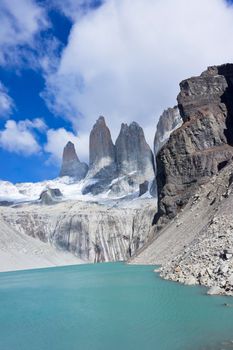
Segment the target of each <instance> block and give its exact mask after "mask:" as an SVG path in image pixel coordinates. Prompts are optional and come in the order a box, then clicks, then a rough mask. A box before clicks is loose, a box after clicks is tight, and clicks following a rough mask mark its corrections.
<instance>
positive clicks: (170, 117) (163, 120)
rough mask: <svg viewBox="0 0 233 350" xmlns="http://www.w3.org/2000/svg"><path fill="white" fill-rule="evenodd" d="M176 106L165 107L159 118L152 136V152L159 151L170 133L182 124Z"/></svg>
mask: <svg viewBox="0 0 233 350" xmlns="http://www.w3.org/2000/svg"><path fill="white" fill-rule="evenodd" d="M182 122H183V121H182V118H181V116H180V111H179V108H178V106H175V107H173V108H168V109H166V110H165V111H164V112H163V113H162V115H161V116H160V118H159V121H158V124H157V129H156V133H155V138H154V154H155V156H156V154H157V153H158V152H159V151H160V149H161V148H162V147H163V145H164V144H165V143H166V142H167V140H168V139H169V136H170V134H171V133H172V132H173V131H174V130H175V129H177V128H178V127H179V126H181V124H182Z"/></svg>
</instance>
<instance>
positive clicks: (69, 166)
mask: <svg viewBox="0 0 233 350" xmlns="http://www.w3.org/2000/svg"><path fill="white" fill-rule="evenodd" d="M87 171H88V166H87V164H86V163H82V162H80V160H79V159H78V156H77V154H76V151H75V147H74V144H73V143H72V142H70V141H69V142H68V143H67V145H66V146H65V148H64V151H63V157H62V167H61V172H60V176H70V177H74V178H75V179H76V180H81V179H83V178H84V177H85V176H86V174H87Z"/></svg>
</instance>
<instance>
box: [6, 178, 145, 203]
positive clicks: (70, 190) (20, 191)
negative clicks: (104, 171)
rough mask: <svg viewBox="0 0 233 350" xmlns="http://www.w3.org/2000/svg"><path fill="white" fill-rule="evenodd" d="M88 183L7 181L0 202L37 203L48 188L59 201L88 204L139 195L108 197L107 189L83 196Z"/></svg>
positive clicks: (68, 179)
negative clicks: (97, 193) (86, 202)
mask: <svg viewBox="0 0 233 350" xmlns="http://www.w3.org/2000/svg"><path fill="white" fill-rule="evenodd" d="M90 181H94V180H81V181H75V180H74V179H73V178H71V177H68V176H65V177H61V178H56V179H54V180H47V181H43V182H35V183H33V182H25V183H16V184H12V183H11V182H8V181H0V202H10V203H12V202H13V203H22V202H31V201H37V200H39V198H40V195H41V193H42V192H43V191H45V190H46V189H48V188H51V189H55V188H58V189H59V190H60V191H61V193H62V197H61V198H60V200H61V201H63V200H65V201H67V200H78V201H88V202H89V201H90V202H92V201H95V202H96V201H97V202H103V201H104V202H105V201H109V202H111V201H112V200H113V201H114V200H117V199H120V198H122V199H123V198H125V199H127V198H128V199H129V200H132V199H136V198H137V197H138V195H139V192H138V191H136V190H135V192H131V193H128V194H127V195H124V196H116V197H113V196H111V197H109V192H108V189H106V191H105V192H103V193H101V194H99V195H96V196H95V195H92V194H91V193H89V194H85V195H83V194H82V189H83V188H84V187H85V186H86V185H87V184H88V185H89V184H90ZM113 181H117V180H113ZM143 198H151V195H150V193H149V192H147V193H146V194H144V195H143Z"/></svg>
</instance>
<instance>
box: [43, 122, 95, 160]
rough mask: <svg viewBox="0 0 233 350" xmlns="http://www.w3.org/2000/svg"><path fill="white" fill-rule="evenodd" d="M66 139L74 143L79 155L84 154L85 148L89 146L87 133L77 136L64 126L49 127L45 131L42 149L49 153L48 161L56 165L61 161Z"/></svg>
mask: <svg viewBox="0 0 233 350" xmlns="http://www.w3.org/2000/svg"><path fill="white" fill-rule="evenodd" d="M68 141H71V142H73V143H74V145H75V147H76V150H77V153H78V154H79V155H80V154H81V155H83V154H84V155H85V153H86V150H88V148H89V146H88V135H84V136H83V135H82V136H80V137H79V136H76V135H74V134H73V133H72V132H70V131H67V130H66V129H64V128H59V129H49V130H48V131H47V143H46V145H45V146H44V150H45V151H46V152H47V153H49V154H50V159H49V161H50V162H52V163H54V164H57V165H58V164H60V163H61V158H62V153H63V149H64V146H65V145H66V144H67V142H68ZM81 160H87V159H81Z"/></svg>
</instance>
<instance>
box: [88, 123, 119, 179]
mask: <svg viewBox="0 0 233 350" xmlns="http://www.w3.org/2000/svg"><path fill="white" fill-rule="evenodd" d="M89 152H90V154H89V156H90V162H89V167H90V173H91V174H92V176H94V175H98V172H99V171H100V170H101V169H103V168H106V167H113V168H114V163H115V150H114V144H113V142H112V137H111V133H110V130H109V128H108V127H107V125H106V122H105V119H104V117H103V116H100V117H99V119H98V120H97V121H96V123H95V125H94V126H93V128H92V130H91V133H90V140H89ZM109 170H111V171H114V169H109ZM109 175H110V174H109Z"/></svg>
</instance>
